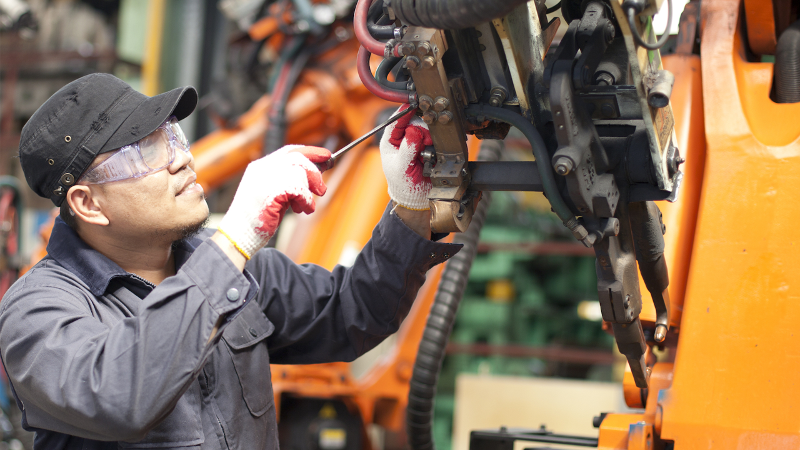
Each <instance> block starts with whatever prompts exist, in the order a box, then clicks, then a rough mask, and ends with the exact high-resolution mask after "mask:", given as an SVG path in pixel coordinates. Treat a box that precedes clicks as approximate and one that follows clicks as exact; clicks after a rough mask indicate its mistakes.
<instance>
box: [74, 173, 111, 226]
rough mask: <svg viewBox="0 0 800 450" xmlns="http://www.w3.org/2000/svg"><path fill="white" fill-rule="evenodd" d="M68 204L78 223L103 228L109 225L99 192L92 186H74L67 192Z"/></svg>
mask: <svg viewBox="0 0 800 450" xmlns="http://www.w3.org/2000/svg"><path fill="white" fill-rule="evenodd" d="M66 202H67V203H68V204H69V207H70V208H71V209H72V212H74V213H75V218H76V219H77V220H78V221H82V222H86V223H88V224H91V225H99V226H103V227H104V226H107V225H108V223H109V222H108V217H106V215H105V214H104V212H103V208H102V207H101V206H100V202H99V199H98V192H96V191H95V190H93V189H92V188H91V187H90V186H85V185H82V184H77V185H75V186H72V187H71V188H69V191H67V198H66Z"/></svg>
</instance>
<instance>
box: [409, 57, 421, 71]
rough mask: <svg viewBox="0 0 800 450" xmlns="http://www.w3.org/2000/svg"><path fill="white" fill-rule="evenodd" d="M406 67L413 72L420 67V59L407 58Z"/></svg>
mask: <svg viewBox="0 0 800 450" xmlns="http://www.w3.org/2000/svg"><path fill="white" fill-rule="evenodd" d="M406 67H408V68H409V69H412V70H413V69H416V68H417V67H419V58H417V57H416V56H408V57H406Z"/></svg>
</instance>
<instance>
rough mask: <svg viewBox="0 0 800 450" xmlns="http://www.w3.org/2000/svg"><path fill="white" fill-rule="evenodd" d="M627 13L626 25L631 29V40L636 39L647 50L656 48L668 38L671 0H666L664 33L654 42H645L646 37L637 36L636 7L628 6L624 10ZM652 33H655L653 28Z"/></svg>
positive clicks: (661, 45)
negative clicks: (665, 26) (665, 27)
mask: <svg viewBox="0 0 800 450" xmlns="http://www.w3.org/2000/svg"><path fill="white" fill-rule="evenodd" d="M626 12H627V14H628V26H629V27H630V29H631V34H632V35H633V40H634V41H636V43H637V44H638V45H641V46H642V47H644V48H646V49H648V50H658V49H660V48H661V47H663V46H664V44H666V43H667V39H669V29H670V28H672V0H667V29H666V30H664V34H662V35H661V39H659V40H658V41H656V42H654V43H652V44H651V43H649V42H645V41H644V40H645V39H646V38H642V37H641V36H639V32H638V31H637V29H636V9H634V8H628V10H627V11H626ZM652 23H653V22H652V20H651V21H650V26H652ZM653 34H655V30H653Z"/></svg>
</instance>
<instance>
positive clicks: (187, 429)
mask: <svg viewBox="0 0 800 450" xmlns="http://www.w3.org/2000/svg"><path fill="white" fill-rule="evenodd" d="M200 397H201V393H200V384H199V383H198V382H197V381H195V382H194V383H192V385H191V387H190V388H189V390H187V391H186V393H184V394H183V396H182V397H181V398H180V399H178V403H177V404H176V405H175V409H173V410H172V412H170V413H169V414H168V415H167V416H166V417H165V418H164V420H162V421H161V422H159V424H158V425H156V426H155V428H153V429H152V430H150V431H149V432H148V433H147V436H145V437H144V439H142V440H141V441H138V442H120V443H119V448H162V449H163V448H181V449H184V448H200V444H202V443H203V441H204V437H203V421H202V419H201V417H200Z"/></svg>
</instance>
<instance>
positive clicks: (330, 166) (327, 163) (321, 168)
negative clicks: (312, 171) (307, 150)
mask: <svg viewBox="0 0 800 450" xmlns="http://www.w3.org/2000/svg"><path fill="white" fill-rule="evenodd" d="M335 163H336V160H334V159H333V158H331V159H329V160H327V161H325V162H321V163H317V164H316V166H317V169H319V171H320V172H325V171H326V170H330V169H333V165H334V164H335Z"/></svg>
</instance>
